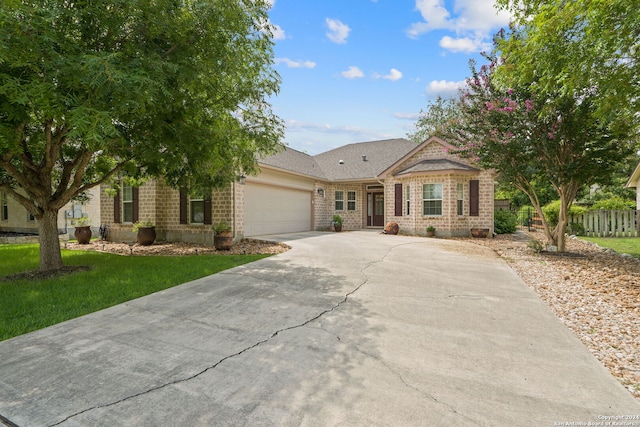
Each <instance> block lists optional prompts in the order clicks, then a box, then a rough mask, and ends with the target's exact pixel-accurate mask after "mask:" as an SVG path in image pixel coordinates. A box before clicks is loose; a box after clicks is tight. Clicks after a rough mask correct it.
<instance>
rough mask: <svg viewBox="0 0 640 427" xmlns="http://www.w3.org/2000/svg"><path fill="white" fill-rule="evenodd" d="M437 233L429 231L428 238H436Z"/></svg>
mask: <svg viewBox="0 0 640 427" xmlns="http://www.w3.org/2000/svg"><path fill="white" fill-rule="evenodd" d="M435 235H436V232H435V230H434V231H427V237H435Z"/></svg>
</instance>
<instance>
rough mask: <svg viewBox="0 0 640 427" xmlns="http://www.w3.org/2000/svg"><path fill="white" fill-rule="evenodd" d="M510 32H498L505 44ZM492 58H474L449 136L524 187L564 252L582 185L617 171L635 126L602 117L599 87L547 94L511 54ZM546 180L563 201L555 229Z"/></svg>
mask: <svg viewBox="0 0 640 427" xmlns="http://www.w3.org/2000/svg"><path fill="white" fill-rule="evenodd" d="M504 37H506V35H505V34H504V33H501V34H499V35H498V36H497V42H496V43H497V45H499V44H500V40H502V39H504ZM514 37H515V36H514ZM487 59H488V60H489V61H490V64H489V65H483V66H482V67H480V69H479V70H478V69H476V68H475V64H474V63H473V62H472V63H471V65H472V66H471V72H472V77H471V78H469V79H467V89H466V90H464V91H463V92H462V93H461V95H460V98H459V100H458V104H457V107H458V114H459V116H458V120H457V123H456V125H455V126H452V127H451V129H452V132H451V133H450V135H449V139H450V140H452V141H458V143H459V144H460V153H462V154H463V155H464V156H466V157H468V158H470V159H471V160H473V161H474V162H476V163H477V164H479V165H481V166H483V167H485V168H488V169H494V170H496V171H497V173H498V175H499V179H500V180H501V181H502V182H505V183H511V184H512V185H514V186H515V187H516V188H518V189H520V190H521V191H523V192H524V193H525V194H526V195H527V196H528V197H529V199H530V201H531V204H532V205H533V206H534V207H535V208H536V210H537V211H538V214H539V215H540V216H541V217H543V226H544V229H545V234H546V237H547V239H548V240H549V241H550V242H551V243H553V244H554V245H557V246H558V247H559V250H561V251H562V250H564V240H563V239H564V232H565V228H566V226H567V218H566V214H567V210H568V208H569V207H570V205H571V203H572V202H573V200H574V199H575V197H576V195H577V193H578V191H579V189H580V188H582V187H583V186H584V185H589V184H591V183H595V182H598V183H604V182H608V180H609V178H610V176H611V170H613V169H615V167H616V166H617V165H618V164H619V162H620V161H621V160H622V159H625V158H627V157H628V156H629V155H631V154H632V153H633V151H634V144H633V142H632V141H630V139H629V138H628V137H629V135H630V133H631V130H632V128H633V126H634V125H633V124H632V123H631V122H624V121H613V122H612V121H607V120H604V119H602V118H601V117H599V116H598V115H597V114H596V110H597V102H596V101H597V99H598V96H599V93H598V91H597V90H594V89H592V88H586V89H584V90H582V91H580V92H577V93H572V94H563V93H560V92H550V93H544V94H542V93H540V92H539V91H538V90H537V83H536V82H535V81H529V82H521V81H518V79H517V78H515V77H513V76H510V75H509V74H508V73H509V70H510V67H511V66H512V63H511V62H510V58H508V57H506V58H504V57H503V58H501V59H498V51H494V52H493V53H491V54H489V55H487ZM499 70H500V71H499ZM549 99H553V100H554V101H553V102H552V103H550V102H547V100H549ZM542 182H544V183H548V184H549V185H551V186H552V187H553V188H554V190H555V192H556V193H557V194H558V196H559V197H560V200H562V203H561V209H560V212H559V216H558V221H557V226H556V227H555V228H554V229H553V230H551V228H550V227H549V224H547V223H546V221H545V220H544V215H543V213H542V211H541V209H540V208H541V202H540V196H539V195H538V189H540V188H541V186H540V185H539V183H542ZM542 188H543V187H542Z"/></svg>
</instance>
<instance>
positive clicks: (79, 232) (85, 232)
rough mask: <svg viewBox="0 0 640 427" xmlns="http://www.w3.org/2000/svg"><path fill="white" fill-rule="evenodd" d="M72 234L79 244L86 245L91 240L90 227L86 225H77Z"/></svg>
mask: <svg viewBox="0 0 640 427" xmlns="http://www.w3.org/2000/svg"><path fill="white" fill-rule="evenodd" d="M73 235H74V236H75V238H76V240H77V241H78V243H79V244H81V245H86V244H88V243H89V242H90V241H91V227H90V226H88V225H82V226H78V227H76V231H75V232H74V233H73Z"/></svg>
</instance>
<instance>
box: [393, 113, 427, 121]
mask: <svg viewBox="0 0 640 427" xmlns="http://www.w3.org/2000/svg"><path fill="white" fill-rule="evenodd" d="M392 116H393V117H395V118H396V119H400V120H411V121H416V120H418V119H419V118H420V114H417V113H393V114H392Z"/></svg>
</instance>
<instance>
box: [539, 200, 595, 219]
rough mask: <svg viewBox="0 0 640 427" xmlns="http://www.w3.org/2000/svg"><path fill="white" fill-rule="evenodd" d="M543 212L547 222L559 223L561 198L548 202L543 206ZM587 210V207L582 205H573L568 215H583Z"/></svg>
mask: <svg viewBox="0 0 640 427" xmlns="http://www.w3.org/2000/svg"><path fill="white" fill-rule="evenodd" d="M542 212H544V217H545V219H546V220H547V222H548V223H549V224H551V225H556V224H558V217H559V216H560V200H555V201H553V202H551V203H548V204H546V205H544V206H543V207H542ZM586 212H587V209H586V208H584V207H582V206H577V205H571V208H569V212H568V215H569V216H571V215H583V214H585V213H586Z"/></svg>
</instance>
